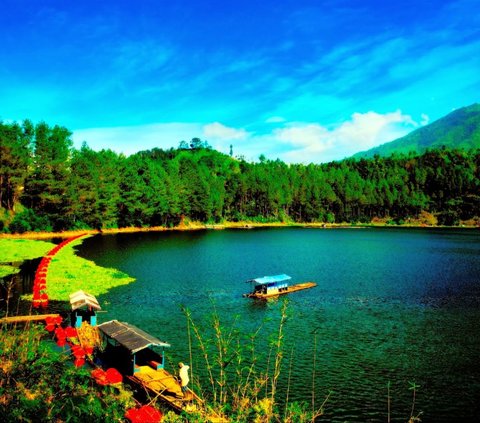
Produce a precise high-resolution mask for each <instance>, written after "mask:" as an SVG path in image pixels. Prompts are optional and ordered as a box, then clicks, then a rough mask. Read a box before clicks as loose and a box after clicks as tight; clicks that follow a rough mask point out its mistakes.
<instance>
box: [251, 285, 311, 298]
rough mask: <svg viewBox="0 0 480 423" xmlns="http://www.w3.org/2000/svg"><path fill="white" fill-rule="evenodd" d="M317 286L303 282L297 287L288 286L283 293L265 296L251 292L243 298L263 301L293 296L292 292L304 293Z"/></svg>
mask: <svg viewBox="0 0 480 423" xmlns="http://www.w3.org/2000/svg"><path fill="white" fill-rule="evenodd" d="M315 286H317V284H316V283H315V282H303V283H298V284H296V285H291V286H288V287H287V288H286V289H285V290H283V291H277V292H272V293H269V292H267V293H266V294H263V293H260V292H250V293H248V294H243V296H244V297H248V298H262V299H263V298H272V297H278V296H279V295H285V294H291V293H292V292H297V291H302V290H304V289H310V288H313V287H315Z"/></svg>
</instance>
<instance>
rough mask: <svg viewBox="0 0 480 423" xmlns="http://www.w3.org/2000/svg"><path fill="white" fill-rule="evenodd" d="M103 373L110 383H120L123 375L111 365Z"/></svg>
mask: <svg viewBox="0 0 480 423" xmlns="http://www.w3.org/2000/svg"><path fill="white" fill-rule="evenodd" d="M105 373H106V375H107V379H108V381H109V382H110V383H113V384H115V383H121V382H122V381H123V376H122V375H121V374H120V372H119V371H118V370H117V369H114V368H113V367H112V368H110V369H107V371H106V372H105Z"/></svg>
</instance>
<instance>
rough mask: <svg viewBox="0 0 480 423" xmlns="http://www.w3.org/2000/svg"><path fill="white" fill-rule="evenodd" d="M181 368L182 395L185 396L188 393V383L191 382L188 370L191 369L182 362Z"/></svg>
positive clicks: (179, 364)
mask: <svg viewBox="0 0 480 423" xmlns="http://www.w3.org/2000/svg"><path fill="white" fill-rule="evenodd" d="M178 367H179V369H180V370H179V372H178V374H179V376H180V386H181V387H182V393H183V395H184V396H185V392H187V389H188V388H187V385H188V382H190V378H189V377H188V369H190V366H186V365H185V364H183V363H182V362H180V363H178Z"/></svg>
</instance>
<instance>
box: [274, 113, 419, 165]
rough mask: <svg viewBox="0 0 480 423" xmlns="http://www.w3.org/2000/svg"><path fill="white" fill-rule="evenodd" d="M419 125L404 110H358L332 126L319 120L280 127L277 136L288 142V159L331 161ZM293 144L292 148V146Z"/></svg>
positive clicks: (404, 132) (391, 138)
mask: <svg viewBox="0 0 480 423" xmlns="http://www.w3.org/2000/svg"><path fill="white" fill-rule="evenodd" d="M416 126H418V124H417V123H416V122H414V121H413V120H412V118H411V117H410V116H409V115H404V114H402V112H401V111H400V110H397V111H396V112H392V113H386V114H379V113H376V112H367V113H354V114H353V115H352V117H351V119H350V120H349V121H347V122H344V123H342V124H341V125H339V126H337V127H335V128H333V129H328V128H327V127H324V126H322V125H319V124H316V123H315V124H313V123H310V124H305V123H304V124H302V123H298V124H295V125H294V126H290V127H286V128H282V129H277V130H276V131H275V132H274V136H275V137H276V138H277V140H278V141H280V142H282V143H284V144H286V149H285V151H284V152H283V153H282V155H281V156H282V157H281V158H282V159H283V160H285V161H288V162H303V163H308V162H327V161H331V160H340V159H343V158H345V157H349V156H351V155H353V154H355V153H357V152H359V151H363V150H368V149H370V148H372V147H375V146H377V145H380V144H383V143H385V142H388V141H393V140H394V139H396V138H398V137H401V136H403V135H405V134H406V133H408V132H409V131H410V130H412V129H413V128H415V127H416ZM289 147H290V148H289Z"/></svg>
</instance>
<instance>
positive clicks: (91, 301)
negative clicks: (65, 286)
mask: <svg viewBox="0 0 480 423" xmlns="http://www.w3.org/2000/svg"><path fill="white" fill-rule="evenodd" d="M70 304H71V306H72V326H75V327H76V328H79V327H81V326H82V323H83V322H84V321H85V322H88V323H90V325H92V326H96V325H97V310H101V309H102V308H101V307H100V304H98V301H97V299H96V298H95V297H94V296H93V295H90V294H87V293H86V292H84V291H81V290H80V291H77V292H74V293H73V294H70Z"/></svg>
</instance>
